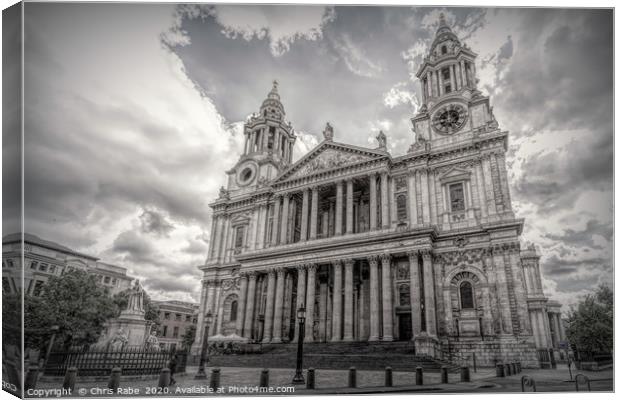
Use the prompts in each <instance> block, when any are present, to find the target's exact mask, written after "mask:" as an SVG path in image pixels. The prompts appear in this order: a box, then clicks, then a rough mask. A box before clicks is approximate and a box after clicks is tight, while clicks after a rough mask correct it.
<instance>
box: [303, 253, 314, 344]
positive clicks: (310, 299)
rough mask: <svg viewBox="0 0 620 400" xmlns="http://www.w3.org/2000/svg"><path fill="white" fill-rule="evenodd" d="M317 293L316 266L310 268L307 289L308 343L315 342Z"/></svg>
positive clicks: (312, 265) (306, 339)
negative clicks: (315, 300)
mask: <svg viewBox="0 0 620 400" xmlns="http://www.w3.org/2000/svg"><path fill="white" fill-rule="evenodd" d="M315 291H316V265H314V264H311V265H309V266H308V287H307V288H306V338H305V341H306V342H314V297H315Z"/></svg>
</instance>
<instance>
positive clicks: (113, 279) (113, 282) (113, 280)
mask: <svg viewBox="0 0 620 400" xmlns="http://www.w3.org/2000/svg"><path fill="white" fill-rule="evenodd" d="M112 285H115V286H116V278H112Z"/></svg>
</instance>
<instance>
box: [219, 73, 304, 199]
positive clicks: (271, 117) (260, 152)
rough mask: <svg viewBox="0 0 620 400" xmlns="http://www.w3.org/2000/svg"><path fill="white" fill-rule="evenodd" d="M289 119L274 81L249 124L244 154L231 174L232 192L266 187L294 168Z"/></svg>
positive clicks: (293, 142) (230, 188)
mask: <svg viewBox="0 0 620 400" xmlns="http://www.w3.org/2000/svg"><path fill="white" fill-rule="evenodd" d="M285 116H286V113H285V111H284V106H283V105H282V102H281V101H280V94H279V93H278V82H277V81H275V80H274V81H273V86H272V88H271V91H270V92H269V93H268V94H267V98H266V99H265V100H264V101H263V103H262V104H261V106H260V109H259V112H258V113H253V114H252V115H250V117H249V118H248V119H247V120H246V121H245V124H244V126H243V135H244V137H245V141H244V146H243V154H241V157H240V158H239V161H238V162H237V164H236V165H235V167H234V168H232V169H231V170H230V171H228V175H229V180H228V190H229V191H234V190H238V189H251V188H255V187H257V186H261V185H264V184H266V183H267V182H268V181H270V180H272V179H273V178H275V177H276V176H277V175H278V174H279V173H280V172H282V171H283V170H284V169H285V168H286V167H287V166H289V165H290V164H291V162H292V159H293V145H294V144H295V140H296V136H295V133H294V131H293V127H292V125H291V123H290V122H288V121H285V119H284V118H285Z"/></svg>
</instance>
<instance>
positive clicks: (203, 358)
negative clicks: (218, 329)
mask: <svg viewBox="0 0 620 400" xmlns="http://www.w3.org/2000/svg"><path fill="white" fill-rule="evenodd" d="M211 322H213V314H211V311H209V312H208V313H207V315H205V333H204V335H203V336H202V350H201V351H200V365H199V366H198V373H197V374H196V376H194V379H201V380H204V379H207V374H206V373H205V364H207V349H208V347H207V346H208V344H209V326H210V325H211Z"/></svg>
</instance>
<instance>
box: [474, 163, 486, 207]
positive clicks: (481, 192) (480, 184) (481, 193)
mask: <svg viewBox="0 0 620 400" xmlns="http://www.w3.org/2000/svg"><path fill="white" fill-rule="evenodd" d="M474 170H475V173H476V186H477V189H478V199H479V203H480V214H481V216H482V218H486V216H487V212H488V211H487V208H488V205H487V198H486V190H485V188H484V179H483V178H482V159H478V160H476V163H475V167H474Z"/></svg>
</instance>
